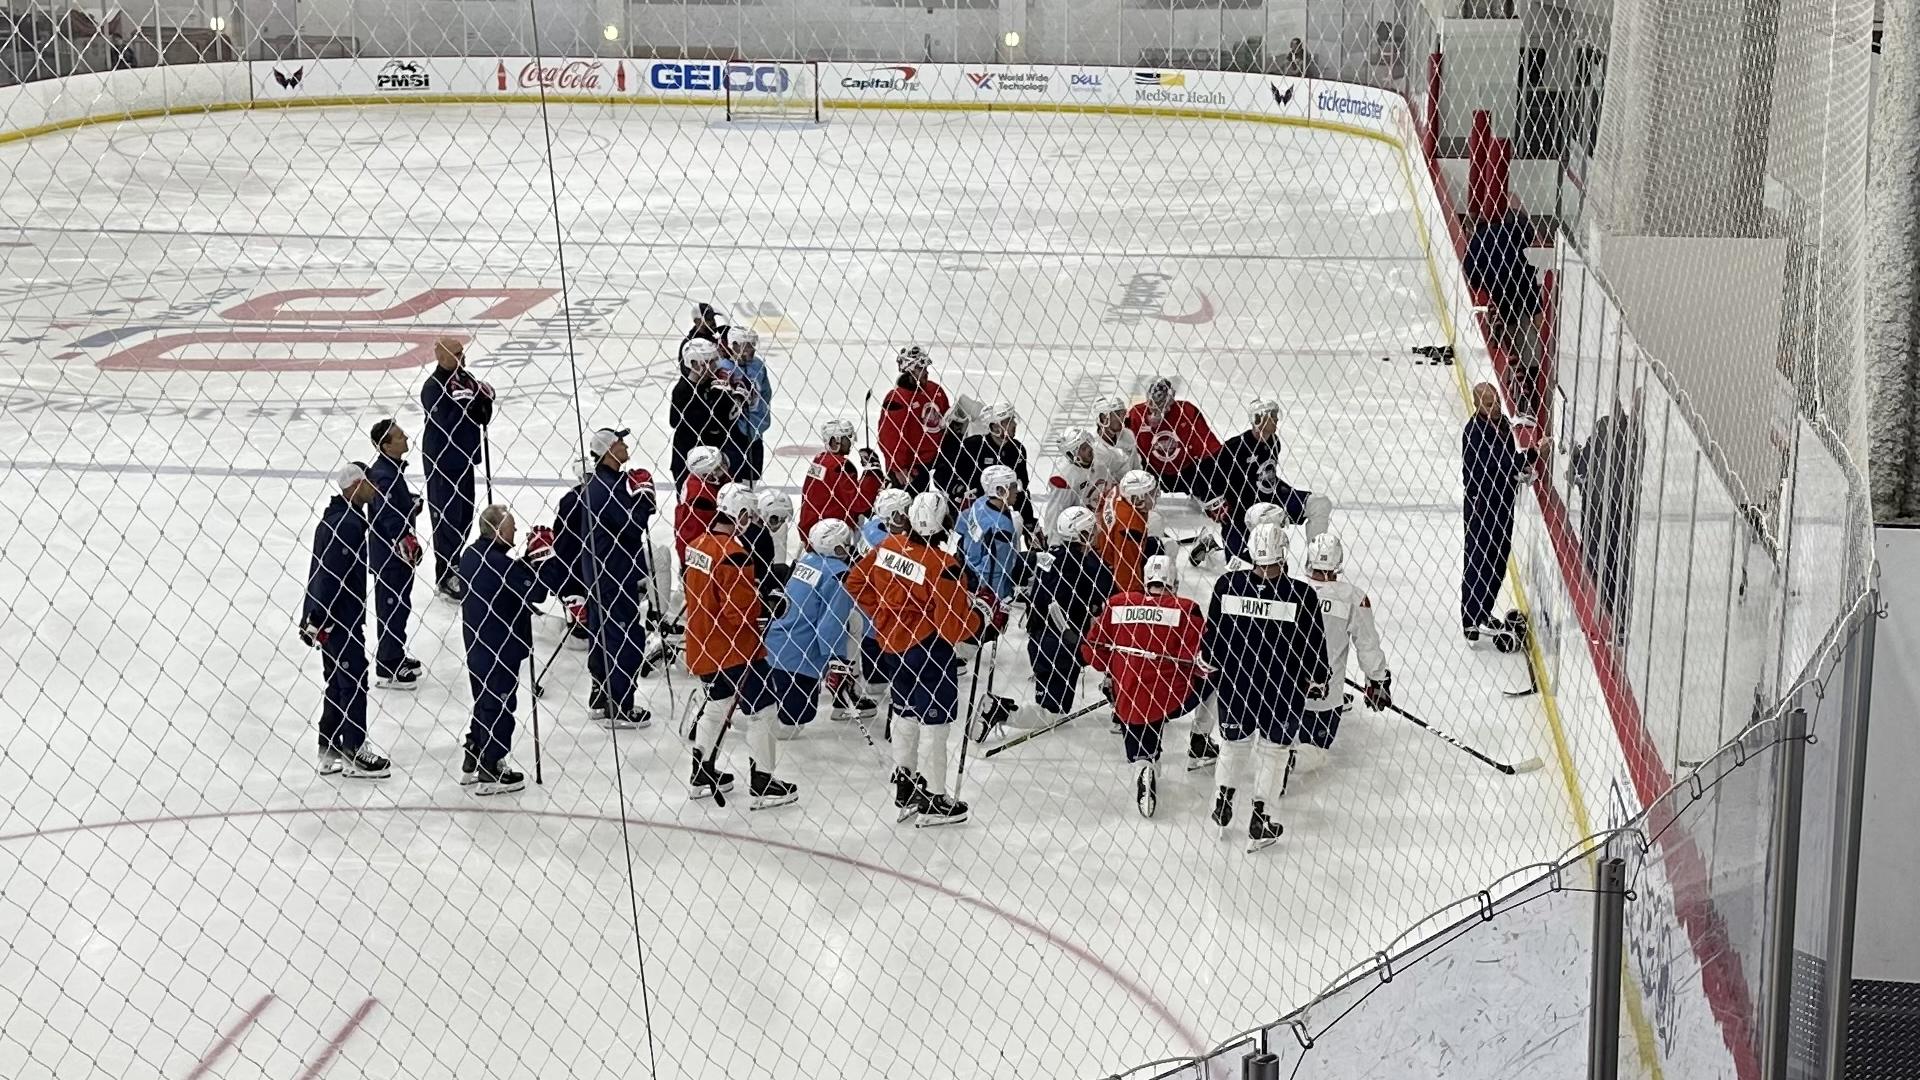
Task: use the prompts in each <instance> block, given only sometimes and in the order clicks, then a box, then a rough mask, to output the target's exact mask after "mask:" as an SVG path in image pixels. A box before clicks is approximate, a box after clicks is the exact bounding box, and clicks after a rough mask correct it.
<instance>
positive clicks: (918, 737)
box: [846, 491, 999, 825]
mask: <svg viewBox="0 0 1920 1080" xmlns="http://www.w3.org/2000/svg"><path fill="white" fill-rule="evenodd" d="M947 512H948V507H947V498H946V496H945V495H942V494H940V493H939V492H931V491H930V492H922V493H921V494H919V495H916V496H914V499H913V503H912V505H911V506H910V507H909V508H908V510H907V522H908V531H907V533H906V534H904V535H901V534H895V535H892V536H888V537H887V538H886V539H884V540H882V541H881V542H880V544H879V545H878V546H877V547H875V548H874V549H873V550H871V551H869V552H867V553H866V554H865V555H863V556H861V557H860V561H859V562H857V563H855V564H854V567H853V569H852V570H851V571H849V572H848V574H847V579H846V580H847V592H848V593H850V594H852V596H853V602H854V603H855V604H856V605H858V606H859V608H860V610H861V611H863V612H865V613H866V615H867V617H868V618H869V619H871V620H872V621H873V624H874V631H875V636H876V637H877V639H878V642H879V647H880V650H881V654H882V662H883V663H884V664H885V666H886V668H887V675H888V683H889V686H888V689H889V697H890V699H891V703H892V707H893V719H894V723H893V761H894V770H893V805H894V809H895V811H896V813H897V814H898V817H899V820H900V821H907V820H909V819H910V818H912V817H914V816H915V815H919V816H920V818H921V821H920V824H922V825H947V824H953V823H956V822H961V821H965V820H966V819H967V804H966V803H963V802H960V801H959V800H957V799H953V798H950V797H949V796H948V795H947V728H948V725H950V724H951V723H952V722H953V720H954V719H955V717H956V715H957V714H958V712H959V709H960V680H959V674H958V670H957V668H958V662H957V657H956V655H955V652H954V648H955V646H957V645H959V644H961V643H962V642H966V641H974V642H976V643H980V644H984V643H985V642H987V641H988V640H991V638H992V637H994V636H995V635H997V634H998V633H999V628H998V627H997V626H995V625H994V617H993V612H992V609H991V608H990V607H988V605H987V604H986V603H984V602H983V601H981V600H978V599H977V598H975V597H973V596H971V595H970V594H969V593H968V591H967V587H966V584H965V578H966V571H965V568H964V567H962V566H961V565H960V562H959V560H958V559H955V558H954V557H953V556H952V555H950V554H948V553H947V552H946V551H944V550H942V549H941V547H940V544H941V541H942V540H944V539H945V536H946V530H947ZM976 662H977V661H976Z"/></svg>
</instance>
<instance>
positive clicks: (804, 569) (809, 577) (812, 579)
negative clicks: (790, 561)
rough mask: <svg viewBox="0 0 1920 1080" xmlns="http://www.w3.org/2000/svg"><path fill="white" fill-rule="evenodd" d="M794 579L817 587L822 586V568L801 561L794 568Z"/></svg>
mask: <svg viewBox="0 0 1920 1080" xmlns="http://www.w3.org/2000/svg"><path fill="white" fill-rule="evenodd" d="M793 580H795V581H799V582H804V583H805V584H808V585H811V586H813V587H814V588H816V589H817V588H819V587H820V568H819V567H817V566H808V565H807V564H806V563H801V564H800V565H798V566H796V567H794V568H793Z"/></svg>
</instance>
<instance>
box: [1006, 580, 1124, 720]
mask: <svg viewBox="0 0 1920 1080" xmlns="http://www.w3.org/2000/svg"><path fill="white" fill-rule="evenodd" d="M1048 554H1050V555H1052V556H1053V565H1051V566H1048V567H1046V568H1044V569H1039V570H1036V571H1035V572H1034V576H1033V590H1032V592H1031V594H1030V595H1029V596H1028V599H1027V660H1028V661H1029V662H1030V663H1031V664H1032V666H1033V700H1034V703H1035V704H1037V705H1039V706H1040V708H1042V709H1044V710H1045V711H1047V712H1050V713H1065V712H1071V711H1073V691H1074V688H1075V687H1076V686H1078V685H1079V682H1080V639H1081V638H1082V637H1084V636H1085V635H1086V632H1087V627H1088V626H1089V625H1090V624H1091V623H1092V622H1093V620H1095V619H1097V618H1099V617H1100V611H1101V609H1102V608H1104V607H1106V604H1107V599H1108V598H1109V597H1111V596H1112V595H1113V571H1112V570H1109V569H1107V564H1106V562H1105V561H1104V560H1103V559H1101V558H1100V556H1099V554H1098V553H1097V552H1095V551H1094V550H1093V548H1092V547H1091V546H1090V545H1087V544H1056V545H1054V546H1053V548H1052V549H1051V550H1050V551H1049V552H1048ZM1063 624H1064V625H1063Z"/></svg>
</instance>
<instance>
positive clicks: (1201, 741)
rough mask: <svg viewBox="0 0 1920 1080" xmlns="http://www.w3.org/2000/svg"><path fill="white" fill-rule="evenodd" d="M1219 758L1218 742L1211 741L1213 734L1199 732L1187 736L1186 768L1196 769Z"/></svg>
mask: <svg viewBox="0 0 1920 1080" xmlns="http://www.w3.org/2000/svg"><path fill="white" fill-rule="evenodd" d="M1219 759H1220V744H1219V743H1217V742H1214V741H1213V736H1211V735H1200V734H1193V735H1189V736H1187V767H1188V768H1192V769H1197V768H1200V767H1201V766H1203V765H1206V764H1208V763H1209V762H1213V761H1218V760H1219Z"/></svg>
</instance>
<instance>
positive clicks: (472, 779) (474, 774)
mask: <svg viewBox="0 0 1920 1080" xmlns="http://www.w3.org/2000/svg"><path fill="white" fill-rule="evenodd" d="M479 782H480V755H479V754H476V753H474V752H473V747H471V746H467V745H466V744H464V743H463V744H461V746H460V786H461V787H470V786H472V785H474V784H477V783H479Z"/></svg>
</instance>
